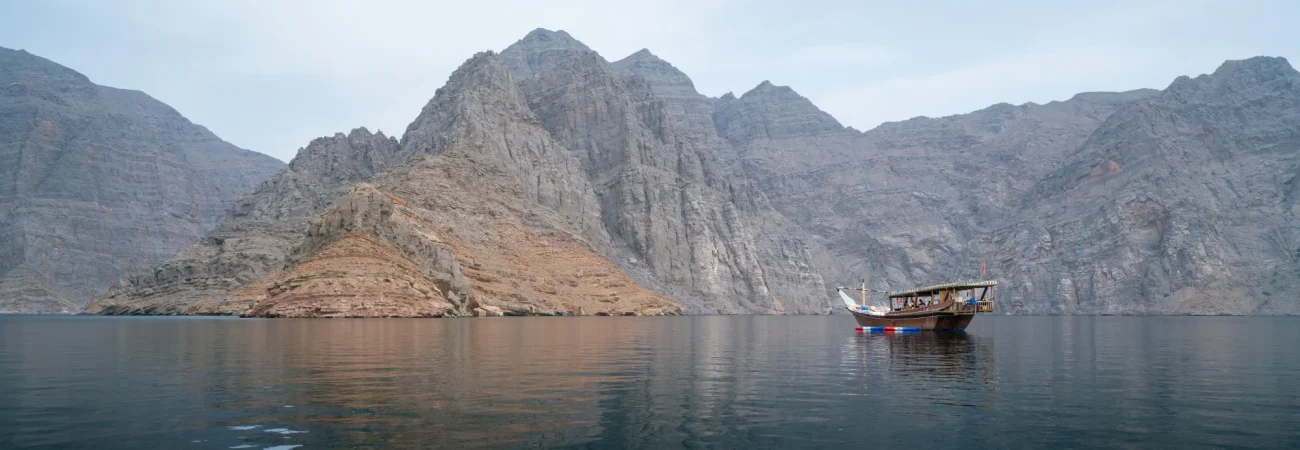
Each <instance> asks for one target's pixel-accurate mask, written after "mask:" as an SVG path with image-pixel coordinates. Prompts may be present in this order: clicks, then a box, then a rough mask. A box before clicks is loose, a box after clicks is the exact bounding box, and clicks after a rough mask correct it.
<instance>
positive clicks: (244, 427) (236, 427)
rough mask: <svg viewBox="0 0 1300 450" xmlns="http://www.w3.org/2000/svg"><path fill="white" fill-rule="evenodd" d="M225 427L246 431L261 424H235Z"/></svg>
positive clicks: (259, 426)
mask: <svg viewBox="0 0 1300 450" xmlns="http://www.w3.org/2000/svg"><path fill="white" fill-rule="evenodd" d="M226 428H229V429H232V430H235V431H248V430H251V429H254V428H262V426H261V425H237V426H233V427H226Z"/></svg>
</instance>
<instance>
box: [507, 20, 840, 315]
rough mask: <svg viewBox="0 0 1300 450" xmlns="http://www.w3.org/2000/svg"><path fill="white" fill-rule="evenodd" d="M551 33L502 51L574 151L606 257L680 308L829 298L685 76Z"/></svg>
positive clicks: (758, 308)
mask: <svg viewBox="0 0 1300 450" xmlns="http://www.w3.org/2000/svg"><path fill="white" fill-rule="evenodd" d="M558 34H559V33H553V32H549V31H546V30H537V31H534V32H533V33H530V34H529V35H528V36H526V37H524V39H522V40H521V41H520V42H518V43H516V44H515V45H513V46H511V47H510V48H507V49H506V50H505V51H504V52H502V56H503V58H505V59H506V60H507V61H523V62H525V63H527V67H526V68H518V69H515V70H512V72H514V73H518V74H524V75H526V76H525V77H524V78H522V79H517V80H516V81H517V82H518V83H519V85H520V88H521V90H522V91H523V93H524V95H525V96H526V97H527V99H528V105H529V107H530V108H531V109H532V110H533V112H534V113H535V114H536V116H537V117H539V118H540V119H541V123H542V125H543V126H544V127H545V128H546V130H547V131H548V132H550V134H551V136H553V137H554V138H555V139H556V140H557V141H559V142H560V143H562V144H563V145H565V146H566V147H567V148H568V149H569V150H570V151H572V152H573V153H574V154H575V155H577V157H578V159H579V160H580V161H581V163H582V167H583V170H584V172H585V174H586V176H587V178H588V179H589V180H590V181H591V184H592V185H593V186H594V187H595V192H596V193H597V196H598V197H599V202H600V214H601V220H602V222H603V224H604V227H605V229H606V230H607V231H608V234H609V236H610V237H611V239H613V241H614V243H615V247H616V249H617V250H618V251H617V252H615V253H614V254H613V255H614V257H613V258H612V259H614V260H615V261H616V262H618V263H619V264H620V265H622V266H623V267H625V268H626V269H627V270H629V271H637V270H638V269H645V270H648V271H649V272H650V273H651V274H652V275H653V277H654V279H655V280H657V281H659V282H662V285H663V286H664V287H666V288H667V289H668V291H667V292H668V293H669V294H670V296H671V297H673V298H674V299H678V300H679V301H681V302H682V303H683V306H684V307H685V308H687V310H688V311H692V312H721V313H746V312H748V313H755V312H790V313H820V312H824V311H827V310H829V302H828V301H827V300H826V298H827V297H826V295H825V293H826V288H825V285H824V281H823V280H822V278H821V275H820V274H819V272H818V271H817V270H816V269H815V268H814V267H813V266H812V260H813V256H812V254H813V253H814V252H816V251H817V248H816V244H815V243H812V242H810V241H809V240H807V239H805V237H804V235H803V233H801V232H799V230H797V229H795V227H794V226H793V225H792V224H790V223H789V222H788V221H787V220H785V218H784V217H781V215H780V214H779V213H778V212H777V211H776V210H775V209H773V208H772V207H771V205H770V204H769V203H768V201H767V199H766V198H765V197H764V196H763V194H762V193H761V192H759V191H758V190H757V189H755V187H754V186H753V185H752V184H751V183H749V182H748V179H747V178H746V177H745V176H744V172H743V171H742V170H741V169H740V167H739V166H738V165H736V164H735V163H734V156H732V155H733V154H734V152H733V151H732V150H731V149H730V147H729V145H728V144H727V143H726V142H725V141H724V140H722V139H721V138H720V137H719V136H718V135H717V132H716V127H715V126H714V125H713V123H712V117H711V114H710V101H709V100H708V99H707V98H705V97H703V96H702V95H700V94H698V93H696V92H695V90H694V88H693V86H692V85H691V82H690V80H689V79H688V78H686V76H685V75H684V74H681V73H680V72H679V71H677V70H676V69H675V68H673V67H672V66H671V65H669V64H668V63H666V62H664V61H662V60H659V59H658V58H656V57H654V56H653V55H650V54H649V52H646V51H642V52H638V53H637V54H635V55H632V56H631V57H629V58H628V59H625V60H623V61H619V62H616V63H614V64H610V63H607V62H606V61H605V60H604V58H602V57H601V56H600V55H598V54H596V53H594V52H591V51H590V50H588V49H586V47H585V46H581V45H580V44H574V43H573V42H567V44H568V45H560V44H564V43H566V41H565V40H564V39H563V37H564V36H558ZM565 36H567V35H565ZM543 43H544V44H545V45H543Z"/></svg>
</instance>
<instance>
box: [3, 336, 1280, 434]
mask: <svg viewBox="0 0 1300 450" xmlns="http://www.w3.org/2000/svg"><path fill="white" fill-rule="evenodd" d="M853 325H854V324H853V323H852V319H850V318H848V317H843V316H841V317H674V318H633V317H628V318H622V317H596V318H564V317H557V318H490V319H462V320H398V319H378V320H246V319H223V318H97V317H49V316H44V317H31V316H0V448H4V449H11V448H96V449H116V448H122V449H138V448H172V449H205V448H215V449H226V448H278V449H286V448H293V447H291V446H301V447H297V448H301V449H303V450H307V449H324V448H430V447H447V448H461V447H580V448H677V447H688V448H718V447H721V448H778V447H779V448H804V447H812V448H817V447H821V448H846V447H852V448H862V447H900V446H904V445H908V446H912V445H923V446H927V447H948V448H956V447H994V448H1029V447H1035V448H1043V447H1142V448H1154V447H1162V448H1189V447H1191V448H1195V447H1219V446H1245V447H1276V448H1285V447H1291V448H1296V447H1300V352H1298V351H1297V346H1298V345H1300V326H1298V325H1297V319H1296V318H1268V317H1243V318H1234V317H1206V318H1191V317H979V318H977V319H976V320H975V322H974V324H973V325H972V326H971V327H970V328H969V329H968V330H967V331H966V332H965V333H945V334H935V333H919V334H903V335H881V334H874V335H873V334H867V335H863V334H861V333H858V332H855V331H854V330H853Z"/></svg>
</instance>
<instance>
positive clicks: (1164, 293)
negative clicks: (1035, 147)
mask: <svg viewBox="0 0 1300 450" xmlns="http://www.w3.org/2000/svg"><path fill="white" fill-rule="evenodd" d="M1298 173H1300V73H1297V72H1296V71H1295V70H1294V69H1292V68H1291V66H1290V65H1288V64H1287V62H1286V61H1285V60H1283V59H1281V58H1252V59H1248V60H1243V61H1229V62H1227V63H1225V64H1224V65H1223V66H1221V67H1220V68H1219V69H1218V70H1216V71H1215V72H1214V73H1213V74H1209V75H1202V76H1200V77H1197V78H1187V77H1181V78H1179V79H1178V80H1175V81H1174V82H1173V83H1172V84H1171V85H1170V86H1169V87H1168V88H1167V89H1165V90H1164V91H1163V92H1161V93H1160V94H1159V95H1156V96H1152V97H1148V98H1145V99H1143V100H1140V101H1138V102H1135V103H1134V104H1132V105H1130V106H1128V107H1127V108H1124V109H1123V110H1121V111H1119V112H1117V113H1115V114H1113V115H1111V116H1110V117H1109V118H1108V119H1107V120H1106V121H1105V122H1104V123H1103V124H1102V125H1101V126H1100V128H1098V129H1097V130H1096V131H1095V132H1094V133H1092V135H1091V136H1090V137H1089V139H1088V140H1087V142H1085V143H1084V144H1083V145H1082V146H1081V147H1080V148H1079V151H1078V152H1077V153H1075V154H1073V155H1070V156H1069V158H1067V159H1066V160H1065V162H1064V164H1062V165H1061V167H1060V168H1058V169H1056V170H1054V171H1053V172H1052V173H1050V174H1049V175H1048V176H1045V177H1043V178H1042V179H1041V180H1039V181H1038V182H1037V183H1036V184H1035V185H1034V186H1033V188H1032V189H1030V190H1029V191H1028V192H1027V193H1026V194H1025V200H1024V202H1025V203H1026V204H1029V205H1031V208H1029V209H1027V211H1026V213H1025V214H1023V216H1022V218H1021V220H1016V221H1013V222H1012V223H1013V225H1010V226H1008V227H1007V228H1005V229H1003V230H999V232H997V233H994V234H992V235H991V236H990V237H989V238H988V240H987V246H986V247H985V248H986V249H990V250H992V251H998V253H999V255H1000V256H1001V257H1002V260H1003V261H1005V266H1004V268H1003V270H1004V273H1006V274H1007V281H1008V282H1009V283H1008V284H1009V287H1010V288H1011V289H1012V291H1011V293H1013V296H1012V297H1011V298H1013V299H1015V301H1016V304H1015V306H1016V308H1017V310H1020V311H1025V312H1040V313H1083V314H1095V313H1110V314H1151V313H1194V314H1253V313H1288V314H1295V313H1297V312H1300V302H1297V301H1296V300H1295V298H1296V294H1297V283H1296V281H1295V280H1296V279H1297V278H1296V274H1297V273H1300V241H1298V239H1300V235H1298V234H1297V231H1300V228H1297V227H1300V222H1297V220H1296V212H1297V210H1296V206H1295V198H1296V194H1297V193H1300V191H1298V190H1297V189H1296V176H1297V174H1298Z"/></svg>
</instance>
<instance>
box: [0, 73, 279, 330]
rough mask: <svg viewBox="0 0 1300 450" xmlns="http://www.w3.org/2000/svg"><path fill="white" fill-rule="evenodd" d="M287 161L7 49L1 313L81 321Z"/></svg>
mask: <svg viewBox="0 0 1300 450" xmlns="http://www.w3.org/2000/svg"><path fill="white" fill-rule="evenodd" d="M283 165H284V164H283V163H281V162H280V161H277V160H275V159H274V158H271V157H269V156H265V155H262V154H258V153H254V152H251V151H248V150H243V149H240V148H238V147H235V146H233V145H231V144H229V143H226V142H224V141H222V140H221V139H219V138H217V137H216V136H214V135H213V134H212V133H211V132H209V131H208V130H207V129H205V128H203V127H202V126H199V125H195V124H193V123H190V122H189V121H188V120H186V119H185V118H184V117H182V116H181V115H180V114H179V113H177V112H176V111H175V110H173V109H172V108H170V107H168V106H167V105H164V104H162V103H160V102H158V101H157V100H154V99H153V98H150V97H149V96H148V95H145V94H144V93H141V92H138V91H128V90H121V89H114V88H110V87H104V86H98V85H95V84H94V83H91V82H90V80H89V79H87V78H86V77H85V76H83V75H81V74H79V73H77V72H75V71H73V70H71V69H68V68H66V67H63V66H60V65H58V64H55V63H53V62H50V61H48V60H45V59H43V58H40V57H37V56H34V55H31V54H29V53H27V52H25V51H14V50H9V49H4V48H0V312H76V311H79V310H81V309H82V308H84V307H85V305H86V303H87V302H89V300H90V298H91V297H92V296H95V295H100V294H103V293H104V292H106V291H107V290H108V289H109V288H110V287H111V286H113V285H114V284H115V283H116V282H117V280H119V279H121V278H122V277H124V276H127V275H130V274H133V273H137V272H142V271H147V270H149V268H150V267H152V266H153V265H154V264H157V263H159V262H161V261H163V260H165V259H166V258H168V257H170V256H172V255H174V254H175V253H176V251H177V250H178V249H181V248H183V247H184V246H185V245H187V244H189V243H190V242H192V241H193V240H194V239H196V238H198V237H200V236H203V234H204V233H206V232H207V231H209V230H211V229H212V228H213V227H214V226H215V224H216V222H217V220H218V219H219V218H220V217H221V215H222V214H223V213H224V212H225V211H226V210H227V209H229V207H230V205H231V202H232V201H233V200H234V199H235V197H237V196H239V195H240V194H243V193H245V192H247V191H249V190H251V189H252V188H253V187H254V186H256V185H257V184H258V183H260V182H262V181H263V180H265V179H266V178H267V177H269V176H270V175H271V174H273V173H275V171H276V170H278V169H279V168H280V167H283Z"/></svg>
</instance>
